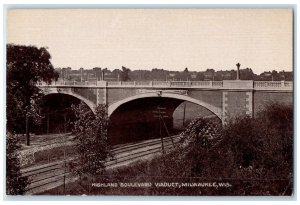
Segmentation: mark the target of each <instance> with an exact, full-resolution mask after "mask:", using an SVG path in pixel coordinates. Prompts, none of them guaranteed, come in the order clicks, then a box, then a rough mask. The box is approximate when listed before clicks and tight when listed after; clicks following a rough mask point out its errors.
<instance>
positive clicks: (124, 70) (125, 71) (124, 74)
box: [121, 66, 130, 81]
mask: <svg viewBox="0 0 300 205" xmlns="http://www.w3.org/2000/svg"><path fill="white" fill-rule="evenodd" d="M129 72H130V69H129V68H126V67H124V66H122V73H121V80H122V81H129V80H130V77H129Z"/></svg>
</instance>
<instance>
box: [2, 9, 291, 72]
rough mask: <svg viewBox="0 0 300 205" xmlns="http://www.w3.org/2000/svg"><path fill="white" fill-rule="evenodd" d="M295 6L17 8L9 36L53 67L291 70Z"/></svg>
mask: <svg viewBox="0 0 300 205" xmlns="http://www.w3.org/2000/svg"><path fill="white" fill-rule="evenodd" d="M292 16H293V14H292V10H291V9H85V10H84V9H35V10H32V9H11V10H8V12H7V27H6V41H7V43H14V44H21V45H35V46H37V47H47V48H48V50H49V52H50V54H51V56H52V59H51V62H52V64H53V66H54V67H71V68H72V69H79V68H80V67H83V68H85V69H91V68H93V67H102V68H106V67H107V68H109V69H121V67H122V66H125V67H128V68H130V69H131V70H136V69H145V70H151V69H152V68H159V69H161V68H163V69H166V70H176V71H183V70H184V68H185V67H187V68H188V69H189V70H190V71H204V70H206V69H207V68H214V69H215V70H231V69H236V64H237V62H239V63H240V64H241V68H246V67H248V68H252V70H253V71H254V72H255V73H257V74H259V73H261V72H263V71H266V70H277V71H281V70H285V71H291V70H293V17H292Z"/></svg>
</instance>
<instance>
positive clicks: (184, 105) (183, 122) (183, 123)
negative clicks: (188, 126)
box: [182, 102, 186, 128]
mask: <svg viewBox="0 0 300 205" xmlns="http://www.w3.org/2000/svg"><path fill="white" fill-rule="evenodd" d="M185 109H186V102H184V103H183V119H182V127H183V128H184V126H185Z"/></svg>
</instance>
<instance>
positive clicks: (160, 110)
mask: <svg viewBox="0 0 300 205" xmlns="http://www.w3.org/2000/svg"><path fill="white" fill-rule="evenodd" d="M165 110H166V108H164V107H160V106H157V110H154V111H153V113H154V117H155V118H158V120H159V134H160V139H161V146H162V152H163V154H165V148H164V140H163V135H162V126H161V124H163V125H164V128H165V130H166V132H167V135H168V137H169V138H170V139H171V142H172V144H173V146H174V147H175V144H174V141H173V138H172V137H171V135H170V133H169V130H168V128H167V125H166V123H165V121H164V118H168V116H167V115H166V111H165Z"/></svg>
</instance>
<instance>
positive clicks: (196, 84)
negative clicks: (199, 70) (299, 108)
mask: <svg viewBox="0 0 300 205" xmlns="http://www.w3.org/2000/svg"><path fill="white" fill-rule="evenodd" d="M38 86H39V87H79V88H195V89H197V88H198V89H201V88H206V89H218V90H219V89H235V90H243V89H245V90H279V91H280V90H284V91H292V89H293V82H291V81H252V80H223V81H83V82H78V81H56V82H53V83H52V84H50V85H48V84H46V83H44V82H40V83H39V84H38Z"/></svg>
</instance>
